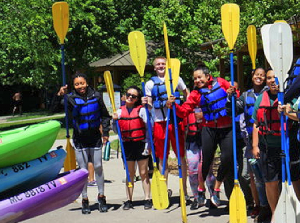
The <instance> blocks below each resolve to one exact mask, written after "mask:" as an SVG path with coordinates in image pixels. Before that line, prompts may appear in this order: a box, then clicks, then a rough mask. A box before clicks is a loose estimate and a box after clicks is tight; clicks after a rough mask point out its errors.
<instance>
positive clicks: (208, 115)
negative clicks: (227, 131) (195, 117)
mask: <svg viewBox="0 0 300 223" xmlns="http://www.w3.org/2000/svg"><path fill="white" fill-rule="evenodd" d="M199 92H200V94H201V101H200V107H201V109H202V112H203V115H204V118H205V120H206V121H212V120H217V119H219V118H220V117H224V116H227V111H226V107H225V104H226V101H227V93H226V91H225V90H224V89H223V88H221V86H220V84H219V83H218V80H217V78H214V79H213V82H212V89H208V88H200V89H199Z"/></svg>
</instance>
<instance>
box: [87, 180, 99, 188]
mask: <svg viewBox="0 0 300 223" xmlns="http://www.w3.org/2000/svg"><path fill="white" fill-rule="evenodd" d="M93 186H97V182H96V181H95V180H93V181H90V182H88V187H93Z"/></svg>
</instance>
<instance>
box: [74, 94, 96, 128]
mask: <svg viewBox="0 0 300 223" xmlns="http://www.w3.org/2000/svg"><path fill="white" fill-rule="evenodd" d="M70 97H71V98H73V102H74V107H73V111H72V115H73V128H74V129H76V130H77V131H78V132H82V131H85V130H89V129H95V128H99V126H100V122H101V114H100V106H99V103H98V100H99V97H100V95H97V94H93V95H92V96H91V97H88V98H87V100H84V99H83V98H82V97H80V96H78V95H75V94H71V95H70Z"/></svg>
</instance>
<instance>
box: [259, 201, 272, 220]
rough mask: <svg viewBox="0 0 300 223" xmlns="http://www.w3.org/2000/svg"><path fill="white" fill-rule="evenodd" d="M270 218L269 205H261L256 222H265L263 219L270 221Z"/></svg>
mask: <svg viewBox="0 0 300 223" xmlns="http://www.w3.org/2000/svg"><path fill="white" fill-rule="evenodd" d="M271 218H272V211H271V208H270V206H269V205H267V206H261V207H260V210H259V214H258V217H257V222H258V223H261V222H265V221H270V220H271Z"/></svg>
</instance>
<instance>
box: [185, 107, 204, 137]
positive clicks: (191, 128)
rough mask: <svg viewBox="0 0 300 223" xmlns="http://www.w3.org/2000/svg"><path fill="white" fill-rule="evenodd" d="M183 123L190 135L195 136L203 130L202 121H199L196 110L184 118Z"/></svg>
mask: <svg viewBox="0 0 300 223" xmlns="http://www.w3.org/2000/svg"><path fill="white" fill-rule="evenodd" d="M183 124H184V126H185V127H186V131H187V134H188V135H191V136H193V135H196V134H197V133H198V132H200V131H201V123H198V122H197V120H196V117H195V112H194V111H193V112H192V113H190V114H189V115H188V116H187V117H186V118H185V119H184V120H183Z"/></svg>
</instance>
